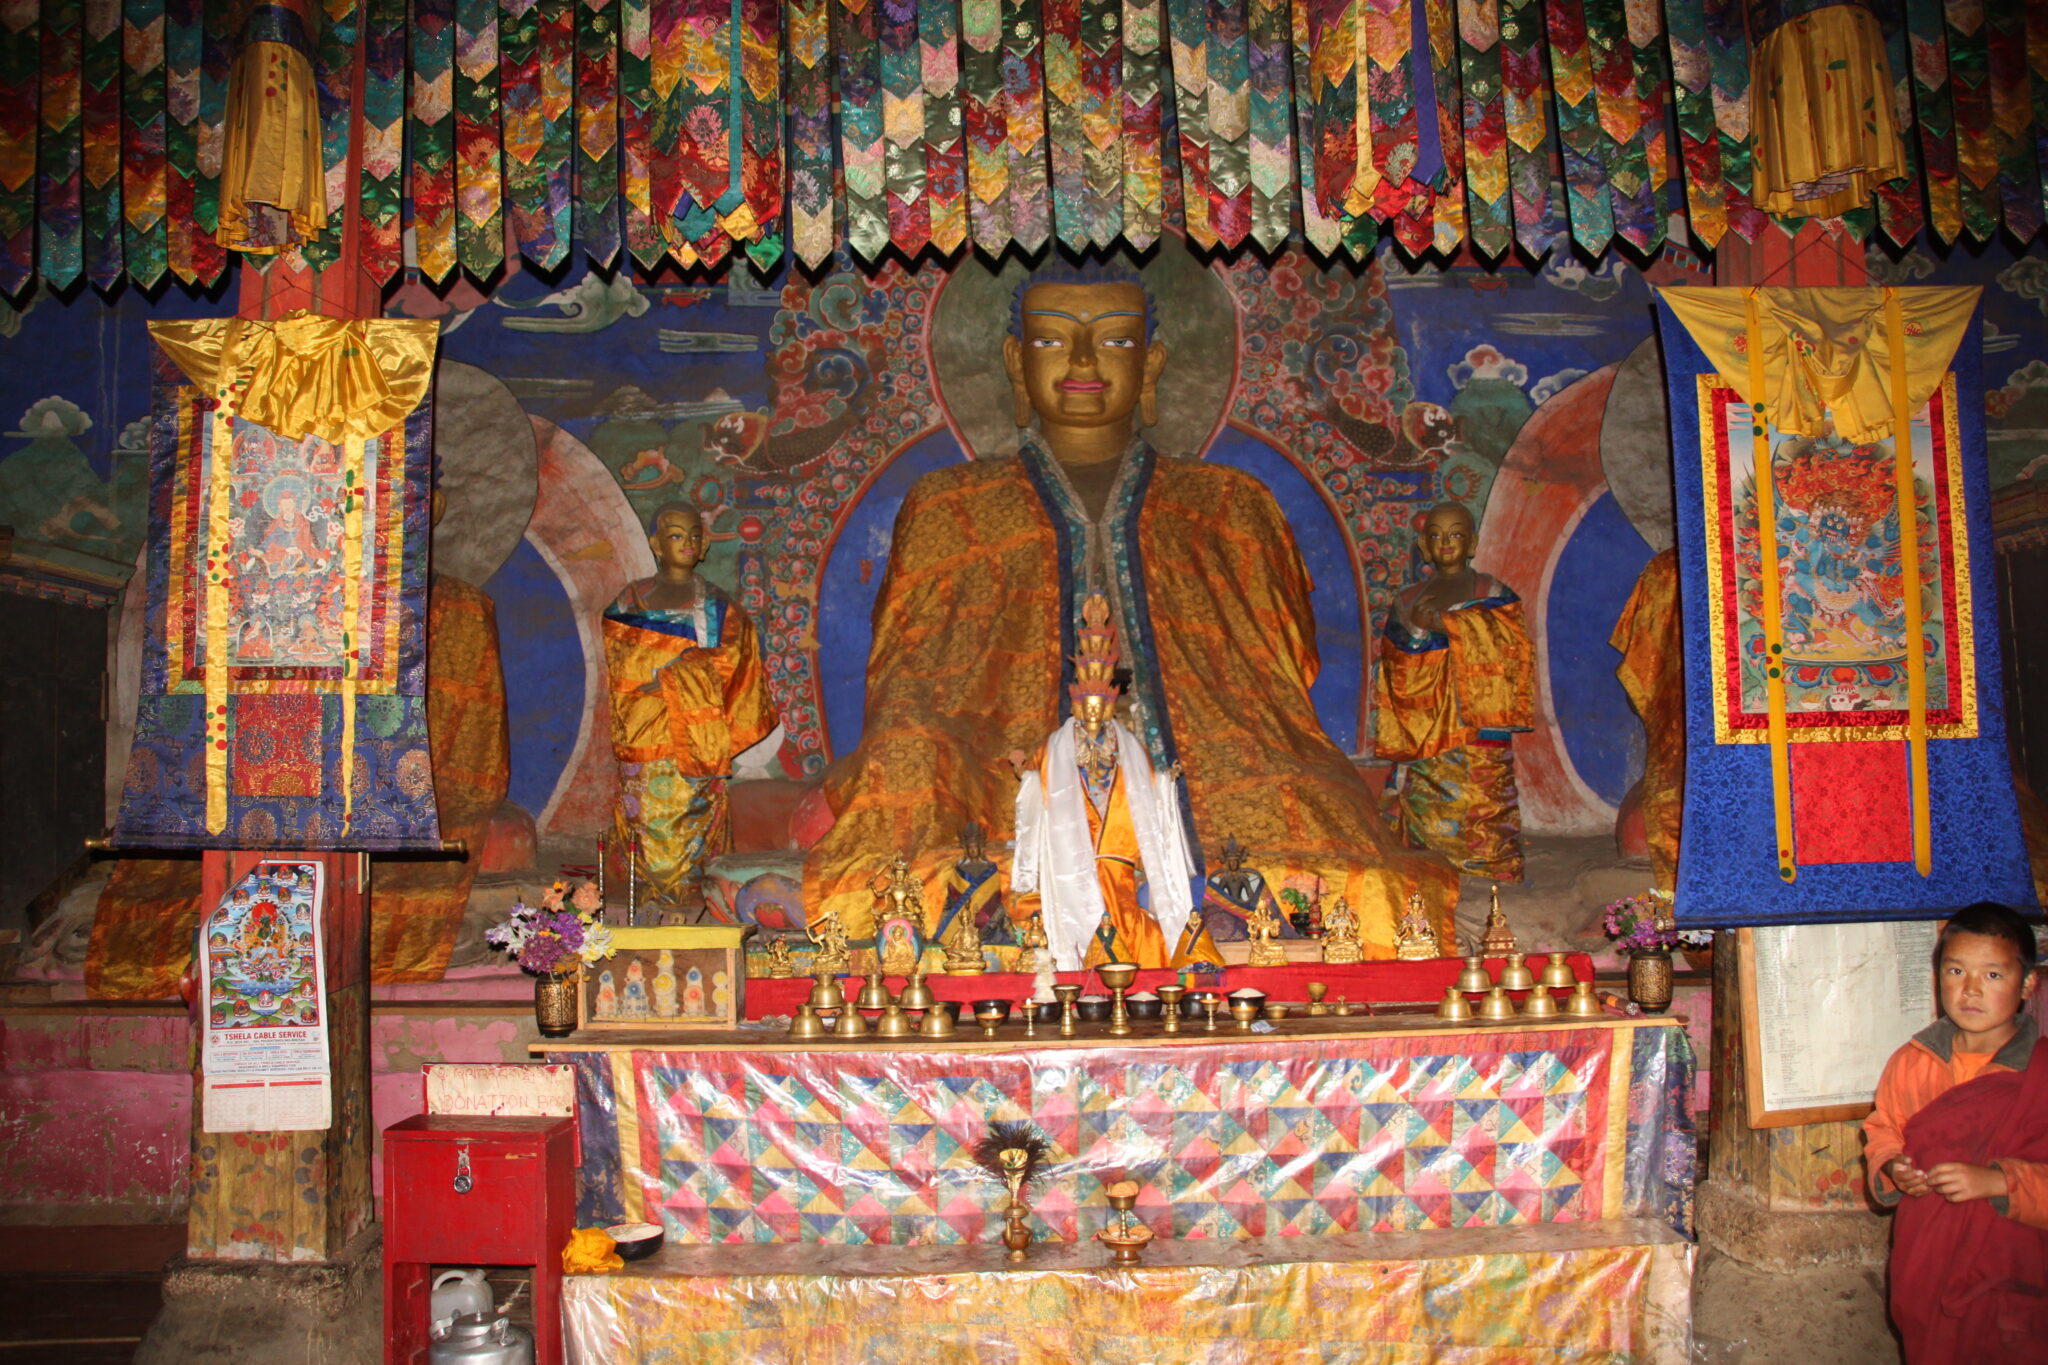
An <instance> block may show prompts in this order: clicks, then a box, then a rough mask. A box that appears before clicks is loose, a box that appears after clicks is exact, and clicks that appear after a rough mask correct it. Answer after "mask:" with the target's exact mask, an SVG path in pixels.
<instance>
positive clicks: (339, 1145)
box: [185, 850, 375, 1262]
mask: <svg viewBox="0 0 2048 1365" xmlns="http://www.w3.org/2000/svg"><path fill="white" fill-rule="evenodd" d="M269 860H280V861H291V862H299V863H307V862H311V863H319V864H321V865H322V867H323V868H324V873H323V884H324V886H325V887H326V899H325V903H324V904H323V905H322V906H321V910H320V933H321V938H322V940H323V946H324V949H325V953H326V962H325V964H324V973H325V976H326V984H327V1010H328V1021H327V1062H328V1066H329V1068H330V1072H331V1076H332V1085H333V1094H334V1120H333V1123H332V1124H331V1125H330V1126H329V1127H328V1128H327V1129H326V1130H325V1131H324V1132H297V1133H208V1132H204V1131H202V1129H203V1127H204V1124H205V1110H206V1106H205V1097H204V1095H203V1093H202V1091H201V1082H200V1074H199V1063H198V1048H197V1042H196V1040H197V1038H198V1036H199V1029H200V1028H201V1027H202V1026H203V1022H204V1021H201V1020H195V1021H194V1025H193V1037H194V1039H195V1043H194V1057H193V1068H192V1084H193V1090H192V1174H191V1202H190V1205H189V1207H188V1209H187V1212H186V1215H185V1254H186V1255H187V1256H189V1257H192V1258H194V1259H201V1260H224V1261H282V1262H304V1261H332V1260H336V1259H338V1258H339V1257H340V1256H341V1254H342V1250H343V1248H345V1247H346V1246H347V1245H348V1244H349V1242H350V1241H351V1240H353V1239H354V1238H355V1237H356V1235H357V1234H358V1233H360V1232H362V1231H363V1229H364V1228H366V1227H368V1226H369V1224H370V1219H371V1211H372V1206H371V1202H370V1193H371V1187H370V1141H371V1138H372V1136H373V1134H374V1131H375V1125H374V1124H373V1123H372V1121H371V1117H370V1066H369V1047H370V960H369V924H368V919H367V911H368V903H367V892H368V889H369V888H368V886H367V884H366V882H367V874H368V870H369V869H368V864H369V859H368V857H367V856H366V855H364V854H361V853H249V852H243V851H241V850H235V851H233V852H228V851H224V850H208V851H207V852H206V854H205V855H204V860H203V862H202V863H201V866H200V892H199V907H200V922H201V923H202V924H204V923H205V917H206V916H207V915H209V914H211V913H212V911H213V908H214V907H215V906H217V905H219V904H220V902H221V898H222V897H224V896H225V895H226V894H227V893H228V892H229V891H231V890H233V889H234V886H235V884H236V883H237V882H239V881H240V880H241V879H242V878H243V877H244V876H246V875H248V873H249V871H250V870H251V869H252V868H254V867H255V866H256V865H257V864H258V863H260V862H264V861H269Z"/></svg>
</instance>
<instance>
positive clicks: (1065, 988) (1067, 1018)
mask: <svg viewBox="0 0 2048 1365" xmlns="http://www.w3.org/2000/svg"><path fill="white" fill-rule="evenodd" d="M1052 993H1053V995H1054V996H1055V997H1056V998H1057V999H1058V1000H1059V1002H1060V1037H1062V1038H1071V1037H1073V1036H1074V1002H1075V1001H1076V1000H1078V999H1080V997H1081V984H1080V983H1079V982H1078V981H1062V982H1061V983H1060V984H1059V985H1057V986H1054V987H1053V988H1052Z"/></svg>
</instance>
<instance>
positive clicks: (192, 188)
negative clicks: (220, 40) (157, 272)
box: [164, 0, 206, 284]
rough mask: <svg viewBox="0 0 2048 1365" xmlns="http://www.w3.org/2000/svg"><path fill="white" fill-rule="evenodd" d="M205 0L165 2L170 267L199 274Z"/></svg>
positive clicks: (188, 276) (183, 276)
mask: <svg viewBox="0 0 2048 1365" xmlns="http://www.w3.org/2000/svg"><path fill="white" fill-rule="evenodd" d="M204 8H205V7H204V5H203V4H202V3H201V0H167V2H166V4H165V6H164V227H165V230H166V247H165V250H166V253H167V254H166V260H167V263H168V264H169V266H170V270H171V273H172V274H173V275H176V276H177V277H178V278H179V279H180V280H181V281H183V282H184V283H186V284H191V283H192V282H193V281H194V280H196V279H197V278H198V275H199V272H198V267H197V264H196V260H195V257H196V256H197V253H198V250H199V244H200V243H201V242H202V241H204V240H205V238H204V236H203V235H202V234H201V232H200V229H199V215H198V198H199V194H198V186H199V85H200V74H199V73H200V65H201V61H202V58H203V55H204V53H205V51H206V28H205V22H204V19H203V17H202V14H201V11H202V10H203V9H204Z"/></svg>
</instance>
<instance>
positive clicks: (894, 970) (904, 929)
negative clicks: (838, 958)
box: [869, 855, 924, 976]
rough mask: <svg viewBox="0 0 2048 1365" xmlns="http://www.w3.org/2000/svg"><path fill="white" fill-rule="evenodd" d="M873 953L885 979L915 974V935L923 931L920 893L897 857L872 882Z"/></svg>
mask: <svg viewBox="0 0 2048 1365" xmlns="http://www.w3.org/2000/svg"><path fill="white" fill-rule="evenodd" d="M875 883H876V884H873V885H870V887H869V890H871V891H873V892H874V895H875V953H876V955H877V956H878V957H879V958H880V960H881V967H882V971H883V972H884V973H885V974H887V975H889V976H909V975H911V974H912V973H914V972H915V971H917V961H918V956H919V954H918V947H917V938H916V935H917V933H918V932H919V931H920V930H922V929H923V928H924V892H923V890H922V889H920V888H919V886H918V884H917V878H915V877H913V876H911V875H910V860H909V859H908V858H905V857H902V856H900V855H899V856H898V857H897V859H896V861H895V862H894V863H892V864H890V866H889V870H888V872H887V873H886V874H885V875H883V876H881V877H877V878H876V879H875Z"/></svg>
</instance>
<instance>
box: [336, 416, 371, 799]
mask: <svg viewBox="0 0 2048 1365" xmlns="http://www.w3.org/2000/svg"><path fill="white" fill-rule="evenodd" d="M341 449H342V468H343V469H346V470H347V471H348V501H347V503H346V504H345V505H344V507H343V509H342V514H341V565H342V568H341V620H342V627H341V832H342V833H343V834H347V833H348V832H349V829H350V826H351V823H352V822H353V821H354V819H355V803H356V783H355V776H356V677H357V674H358V673H359V672H360V671H361V668H362V659H361V656H362V651H363V641H362V635H361V632H360V630H359V629H358V627H359V626H361V624H362V622H361V621H360V620H358V619H357V615H356V613H357V612H358V611H360V610H361V609H362V598H363V584H362V573H363V498H364V496H365V495H366V492H367V488H368V485H367V482H366V481H365V479H364V478H363V466H364V453H363V438H362V437H360V436H350V437H348V438H347V439H346V440H345V441H343V442H342V447H341Z"/></svg>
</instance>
